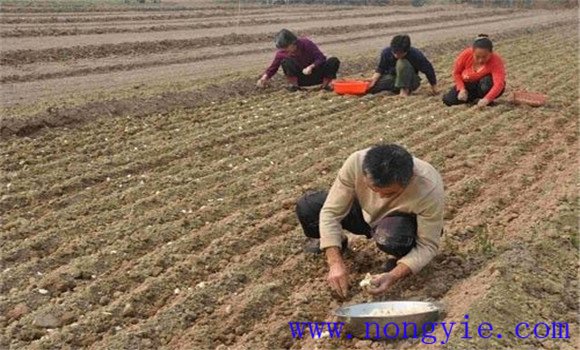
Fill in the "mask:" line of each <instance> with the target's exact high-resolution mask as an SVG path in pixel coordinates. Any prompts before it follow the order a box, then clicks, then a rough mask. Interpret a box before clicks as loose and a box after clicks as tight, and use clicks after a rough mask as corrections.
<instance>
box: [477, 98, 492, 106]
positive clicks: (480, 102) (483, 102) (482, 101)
mask: <svg viewBox="0 0 580 350" xmlns="http://www.w3.org/2000/svg"><path fill="white" fill-rule="evenodd" d="M487 105H489V100H488V99H486V98H482V99H481V100H479V102H477V107H479V108H483V107H486V106H487Z"/></svg>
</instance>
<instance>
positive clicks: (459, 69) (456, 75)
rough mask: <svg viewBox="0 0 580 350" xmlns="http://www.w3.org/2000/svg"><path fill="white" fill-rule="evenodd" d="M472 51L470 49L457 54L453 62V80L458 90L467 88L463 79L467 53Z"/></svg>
mask: <svg viewBox="0 0 580 350" xmlns="http://www.w3.org/2000/svg"><path fill="white" fill-rule="evenodd" d="M470 54H471V53H470V52H469V50H464V51H463V52H461V53H460V54H459V56H457V58H456V59H455V63H454V64H453V80H454V81H455V88H456V89H457V91H461V90H465V82H464V81H463V76H462V73H463V71H464V70H465V64H466V59H467V55H470Z"/></svg>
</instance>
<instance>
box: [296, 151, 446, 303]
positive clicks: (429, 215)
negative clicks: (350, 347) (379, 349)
mask: <svg viewBox="0 0 580 350" xmlns="http://www.w3.org/2000/svg"><path fill="white" fill-rule="evenodd" d="M443 209H444V193H443V180H442V179H441V176H440V175H439V173H438V172H437V170H435V168H433V166H431V165H430V164H429V163H427V162H425V161H422V160H420V159H418V158H415V157H413V156H411V154H409V152H407V151H406V150H405V149H404V148H402V147H400V146H398V145H394V144H387V145H377V146H374V147H372V148H370V149H364V150H361V151H357V152H355V153H353V154H351V155H350V156H349V157H348V159H347V160H346V162H345V163H344V165H343V166H342V168H341V169H340V171H339V172H338V176H337V178H336V180H335V181H334V184H333V185H332V187H331V188H330V191H329V192H328V194H327V193H326V192H315V193H310V194H306V195H304V196H303V197H302V198H301V199H300V200H299V201H298V203H297V206H296V213H297V216H298V219H299V221H300V224H301V226H302V228H303V230H304V233H305V235H306V236H307V237H309V238H310V239H309V243H308V244H307V251H310V252H321V251H322V250H323V251H324V252H325V255H326V258H327V261H328V265H329V267H330V271H329V273H328V282H329V283H330V286H331V288H332V289H334V290H335V291H336V292H337V293H338V294H339V295H341V296H343V297H345V296H346V295H347V292H348V271H347V269H346V265H345V263H344V261H343V257H342V252H343V251H344V249H346V247H347V243H348V242H347V239H346V237H344V236H343V234H342V229H345V230H347V231H349V232H351V233H353V234H356V235H364V236H366V237H367V238H368V239H373V240H374V241H375V243H376V245H377V247H378V248H379V249H380V250H381V251H383V252H385V253H386V254H387V256H386V264H385V269H384V270H385V271H386V273H383V274H379V275H377V276H374V279H373V284H374V285H375V286H377V288H374V289H371V290H370V292H371V293H374V294H379V293H383V292H385V291H386V290H388V289H389V288H390V287H391V286H392V285H393V284H394V283H396V282H397V281H398V280H400V279H402V278H404V277H406V276H407V275H410V274H411V273H417V272H419V271H420V270H421V269H422V268H423V267H424V266H425V265H427V263H429V262H430V261H431V260H432V259H433V258H434V257H435V255H436V254H437V251H438V249H439V241H440V238H441V233H442V230H443Z"/></svg>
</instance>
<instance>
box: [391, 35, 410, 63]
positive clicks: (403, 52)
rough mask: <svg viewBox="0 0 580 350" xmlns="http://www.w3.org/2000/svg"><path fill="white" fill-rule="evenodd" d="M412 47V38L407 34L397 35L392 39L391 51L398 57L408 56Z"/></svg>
mask: <svg viewBox="0 0 580 350" xmlns="http://www.w3.org/2000/svg"><path fill="white" fill-rule="evenodd" d="M410 48H411V38H410V37H409V36H408V35H406V34H402V35H397V36H395V37H394V38H393V39H392V40H391V51H392V52H393V56H395V58H396V59H401V58H403V57H405V56H407V52H409V49H410Z"/></svg>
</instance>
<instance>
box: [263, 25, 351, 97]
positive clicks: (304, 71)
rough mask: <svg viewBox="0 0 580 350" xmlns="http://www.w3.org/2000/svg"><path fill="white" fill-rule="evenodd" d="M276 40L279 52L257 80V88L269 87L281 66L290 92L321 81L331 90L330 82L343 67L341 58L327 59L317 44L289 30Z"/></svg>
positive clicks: (279, 34) (284, 31)
mask: <svg viewBox="0 0 580 350" xmlns="http://www.w3.org/2000/svg"><path fill="white" fill-rule="evenodd" d="M274 41H275V43H276V47H277V48H278V51H277V52H276V56H275V57H274V61H273V62H272V64H271V65H270V67H268V69H266V72H265V73H264V74H263V75H262V77H261V78H260V80H258V84H257V85H258V87H264V86H266V85H267V84H268V82H269V81H270V79H271V78H272V77H273V76H274V74H276V72H278V69H279V68H280V66H282V70H283V71H284V75H285V76H286V79H287V80H288V83H289V85H288V87H287V89H288V90H289V91H298V90H300V89H301V87H303V86H312V85H319V84H322V88H323V89H324V90H327V91H330V90H332V86H331V82H332V81H333V80H334V79H336V73H337V72H338V68H339V67H340V61H339V60H338V58H336V57H330V58H328V59H327V58H326V56H324V54H323V53H322V52H321V51H320V49H319V48H318V46H316V44H314V43H313V42H312V41H310V40H309V39H307V38H298V37H297V36H296V35H294V33H292V32H291V31H289V30H287V29H282V30H281V31H280V32H279V33H278V34H277V35H276V38H275V40H274Z"/></svg>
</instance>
